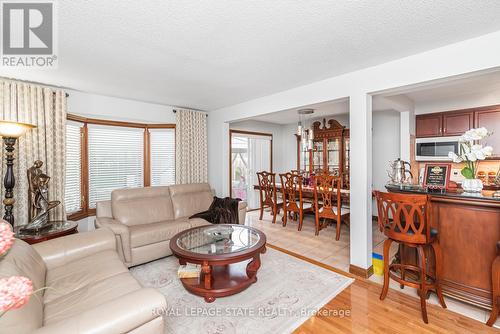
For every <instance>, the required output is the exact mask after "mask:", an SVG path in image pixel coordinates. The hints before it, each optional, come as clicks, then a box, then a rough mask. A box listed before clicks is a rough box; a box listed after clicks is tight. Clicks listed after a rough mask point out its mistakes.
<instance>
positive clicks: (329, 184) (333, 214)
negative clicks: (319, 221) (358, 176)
mask: <svg viewBox="0 0 500 334" xmlns="http://www.w3.org/2000/svg"><path fill="white" fill-rule="evenodd" d="M313 186H314V187H313V189H314V207H315V210H316V212H317V214H318V216H319V217H320V218H330V219H337V218H339V217H340V215H341V207H342V198H341V193H340V189H341V188H342V178H341V177H339V176H335V175H331V174H327V173H322V174H318V175H315V176H314V182H313ZM320 202H322V203H321V204H320ZM320 206H322V208H323V210H321V211H320V210H319V208H320Z"/></svg>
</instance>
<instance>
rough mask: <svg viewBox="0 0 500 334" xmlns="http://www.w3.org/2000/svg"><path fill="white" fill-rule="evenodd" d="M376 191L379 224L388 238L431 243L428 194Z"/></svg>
mask: <svg viewBox="0 0 500 334" xmlns="http://www.w3.org/2000/svg"><path fill="white" fill-rule="evenodd" d="M374 193H375V197H376V199H377V209H378V225H379V228H380V230H381V231H383V232H384V234H385V235H386V236H387V237H388V238H390V239H392V240H394V241H397V242H405V243H411V244H427V243H429V240H430V239H431V238H430V230H431V224H430V210H431V205H430V201H429V199H428V196H427V195H413V194H412V195H410V194H399V193H385V192H380V191H375V192H374Z"/></svg>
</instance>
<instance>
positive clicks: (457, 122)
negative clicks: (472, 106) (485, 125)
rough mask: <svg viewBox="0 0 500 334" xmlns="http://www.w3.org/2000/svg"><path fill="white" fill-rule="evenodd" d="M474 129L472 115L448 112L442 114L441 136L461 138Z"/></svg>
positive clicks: (468, 112) (471, 113)
mask: <svg viewBox="0 0 500 334" xmlns="http://www.w3.org/2000/svg"><path fill="white" fill-rule="evenodd" d="M473 127H474V113H473V112H472V111H467V112H449V113H444V114H443V136H461V135H462V134H463V133H464V132H465V131H467V130H470V129H472V128H473Z"/></svg>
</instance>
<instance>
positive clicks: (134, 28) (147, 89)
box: [0, 0, 500, 110]
mask: <svg viewBox="0 0 500 334" xmlns="http://www.w3.org/2000/svg"><path fill="white" fill-rule="evenodd" d="M57 3H58V4H59V8H58V12H59V13H58V16H59V20H58V24H59V68H58V69H57V70H44V71H36V70H29V71H22V70H7V69H4V68H2V69H0V75H4V76H9V77H16V78H20V79H27V80H32V81H40V82H44V83H49V84H55V85H60V86H64V87H69V88H74V89H78V90H82V91H87V92H94V93H100V94H105V95H111V96H118V97H126V98H132V99H137V100H143V101H150V102H158V103H163V104H170V105H178V106H188V107H193V108H198V109H204V110H213V109H216V108H220V107H223V106H228V105H232V104H235V103H239V102H243V101H246V100H250V99H253V98H257V97H260V96H264V95H268V94H271V93H275V92H278V91H281V90H285V89H289V88H292V87H296V86H300V85H303V84H307V83H310V82H314V81H317V80H321V79H324V78H327V77H331V76H334V75H337V74H341V73H346V72H350V71H353V70H356V69H360V68H364V67H367V66H371V65H375V64H379V63H383V62H387V61H390V60H393V59H397V58H401V57H404V56H407V55H411V54H415V53H418V52H421V51H425V50H428V49H432V48H436V47H439V46H443V45H446V44H450V43H453V42H457V41H460V40H464V39H468V38H472V37H475V36H479V35H482V34H485V33H489V32H493V31H497V30H500V20H499V19H498V18H499V16H500V15H499V14H500V1H498V0H481V1H477V0H454V1H449V0H435V1H423V0H421V1H419V0H411V1H400V0H380V1H370V0H366V1H344V0H335V1H332V0H324V1H320V0H308V1H306V0H303V1H292V0H287V1H285V0H274V1H269V0H254V1H249V0H248V1H247V0H240V1H234V0H233V1H230V0H217V1H212V0H204V1H192V0H182V1H181V0H177V1H174V0H172V1H164V0H148V1H137V0H133V1H131V0H107V1H102V0H101V1H98V0H71V1H70V0H64V1H57Z"/></svg>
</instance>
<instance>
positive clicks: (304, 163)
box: [299, 142, 309, 172]
mask: <svg viewBox="0 0 500 334" xmlns="http://www.w3.org/2000/svg"><path fill="white" fill-rule="evenodd" d="M299 145H300V169H301V170H303V171H306V172H309V150H308V149H307V146H306V145H303V144H302V142H299Z"/></svg>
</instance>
